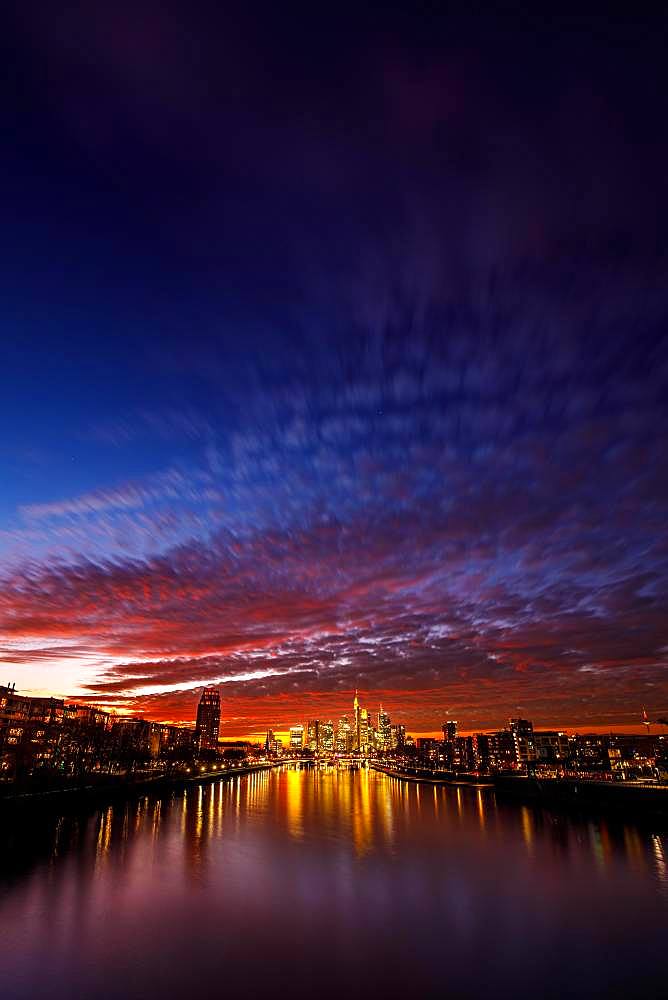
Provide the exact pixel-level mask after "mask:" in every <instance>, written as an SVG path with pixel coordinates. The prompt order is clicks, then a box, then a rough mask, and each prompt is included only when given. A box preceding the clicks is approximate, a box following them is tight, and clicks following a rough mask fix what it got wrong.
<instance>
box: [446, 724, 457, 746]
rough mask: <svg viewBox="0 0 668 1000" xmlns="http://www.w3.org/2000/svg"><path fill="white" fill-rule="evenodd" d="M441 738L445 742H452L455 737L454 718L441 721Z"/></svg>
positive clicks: (455, 725) (455, 726)
mask: <svg viewBox="0 0 668 1000" xmlns="http://www.w3.org/2000/svg"><path fill="white" fill-rule="evenodd" d="M443 739H444V740H445V742H446V743H453V742H454V741H455V740H456V739H457V723H456V721H455V720H454V719H448V721H447V722H444V723H443Z"/></svg>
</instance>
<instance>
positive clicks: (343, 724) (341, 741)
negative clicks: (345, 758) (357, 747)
mask: <svg viewBox="0 0 668 1000" xmlns="http://www.w3.org/2000/svg"><path fill="white" fill-rule="evenodd" d="M354 742H355V734H354V733H353V730H352V729H351V726H350V722H349V721H348V716H347V715H344V716H342V717H341V718H340V719H339V724H338V726H337V729H336V752H337V753H350V752H351V750H352V749H353V746H354Z"/></svg>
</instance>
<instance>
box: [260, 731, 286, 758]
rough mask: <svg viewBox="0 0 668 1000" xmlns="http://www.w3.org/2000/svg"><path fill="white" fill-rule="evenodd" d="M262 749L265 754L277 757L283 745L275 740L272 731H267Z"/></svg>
mask: <svg viewBox="0 0 668 1000" xmlns="http://www.w3.org/2000/svg"><path fill="white" fill-rule="evenodd" d="M264 748H265V750H266V752H267V753H273V754H278V755H279V756H280V754H281V752H282V750H283V744H282V743H281V741H280V740H279V739H277V738H276V736H275V735H274V731H273V729H269V730H267V738H266V739H265V741H264Z"/></svg>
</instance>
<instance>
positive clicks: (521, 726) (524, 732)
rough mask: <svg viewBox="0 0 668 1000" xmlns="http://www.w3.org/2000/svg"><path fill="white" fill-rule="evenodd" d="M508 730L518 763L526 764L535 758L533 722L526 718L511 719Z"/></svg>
mask: <svg viewBox="0 0 668 1000" xmlns="http://www.w3.org/2000/svg"><path fill="white" fill-rule="evenodd" d="M508 728H509V729H510V732H511V733H512V736H513V741H514V743H515V760H516V762H517V763H518V764H526V763H528V762H529V761H533V760H535V759H536V744H535V742H534V735H533V723H531V722H529V721H528V719H511V720H510V723H509V727H508Z"/></svg>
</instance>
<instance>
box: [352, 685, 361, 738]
mask: <svg viewBox="0 0 668 1000" xmlns="http://www.w3.org/2000/svg"><path fill="white" fill-rule="evenodd" d="M353 727H354V728H353V731H354V737H353V749H354V750H359V748H360V703H359V699H358V697H357V691H355V698H354V701H353Z"/></svg>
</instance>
